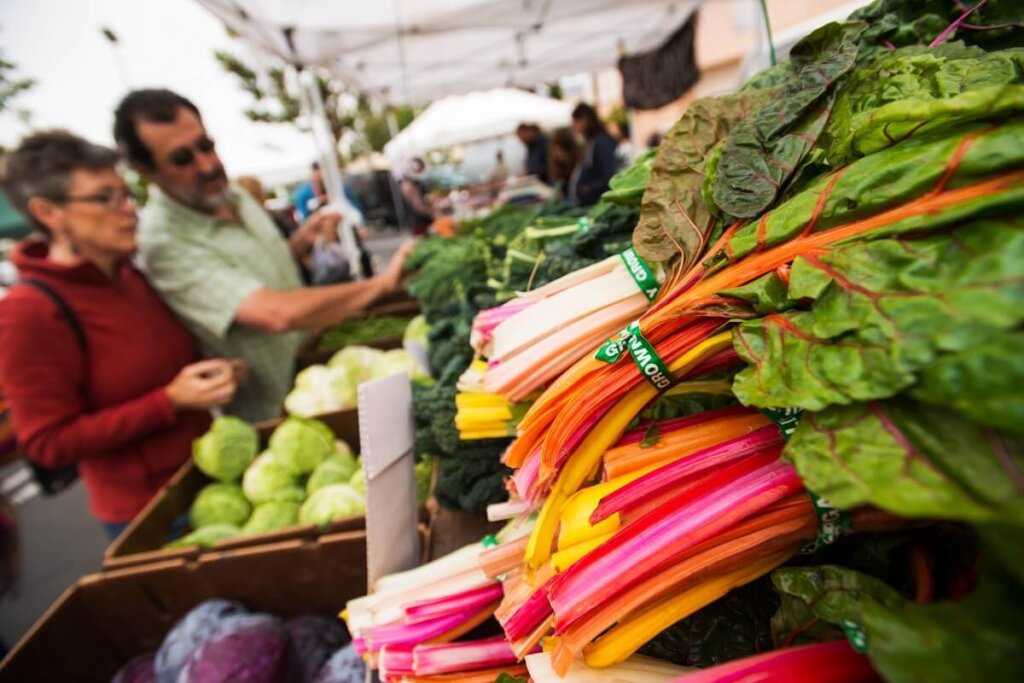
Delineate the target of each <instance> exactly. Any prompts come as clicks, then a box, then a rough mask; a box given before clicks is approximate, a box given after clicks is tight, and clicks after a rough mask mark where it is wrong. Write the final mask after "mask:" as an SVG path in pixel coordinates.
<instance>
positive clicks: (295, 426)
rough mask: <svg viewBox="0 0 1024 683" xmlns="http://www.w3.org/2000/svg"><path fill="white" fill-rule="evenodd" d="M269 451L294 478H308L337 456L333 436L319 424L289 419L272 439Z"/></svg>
mask: <svg viewBox="0 0 1024 683" xmlns="http://www.w3.org/2000/svg"><path fill="white" fill-rule="evenodd" d="M267 447H268V449H269V450H270V452H271V453H273V454H274V455H276V456H277V457H278V458H280V461H281V462H282V463H284V465H285V466H286V467H288V469H289V470H291V472H292V474H295V475H302V474H309V473H310V472H312V471H313V470H314V469H316V466H317V465H319V464H320V463H321V462H323V461H324V459H325V458H326V457H327V456H329V455H331V454H332V453H334V452H335V448H334V432H332V431H331V428H330V427H328V426H327V425H325V424H324V423H323V422H320V421H319V420H311V419H309V418H304V417H289V418H288V419H287V420H285V421H284V422H282V423H281V424H280V425H279V426H278V428H277V429H275V430H274V433H273V434H271V435H270V443H269V444H268V445H267Z"/></svg>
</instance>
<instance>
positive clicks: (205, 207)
mask: <svg viewBox="0 0 1024 683" xmlns="http://www.w3.org/2000/svg"><path fill="white" fill-rule="evenodd" d="M215 180H224V181H227V173H225V172H224V167H223V166H218V167H217V168H216V169H214V170H213V171H211V172H210V173H204V174H202V175H200V176H199V177H197V178H196V184H195V185H193V186H191V187H188V188H177V187H176V188H173V189H174V191H173V192H172V194H174V195H175V196H176V197H177V198H178V200H179V201H181V202H183V203H184V204H186V205H188V206H190V207H192V208H193V209H198V210H200V211H204V212H206V211H216V210H217V209H219V208H221V207H223V206H224V205H226V204H229V203H230V202H231V193H230V191H229V188H228V186H227V185H226V184H225V186H224V189H222V190H220V191H219V192H215V193H213V194H211V193H209V192H203V187H205V186H206V185H207V184H209V183H211V182H213V181H215Z"/></svg>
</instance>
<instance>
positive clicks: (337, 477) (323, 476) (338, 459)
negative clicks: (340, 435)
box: [306, 453, 359, 495]
mask: <svg viewBox="0 0 1024 683" xmlns="http://www.w3.org/2000/svg"><path fill="white" fill-rule="evenodd" d="M358 467H359V463H358V462H356V459H355V458H354V457H352V456H351V455H342V454H341V453H337V454H335V455H332V456H331V457H329V458H327V459H326V460H324V461H323V462H322V463H320V464H319V465H317V466H316V469H315V470H313V474H311V475H309V481H307V482H306V493H309V494H310V495H312V493H313V492H314V491H316V490H318V489H322V488H323V487H325V486H329V485H330V484H347V483H348V480H349V479H351V478H352V475H353V474H355V471H356V468H358Z"/></svg>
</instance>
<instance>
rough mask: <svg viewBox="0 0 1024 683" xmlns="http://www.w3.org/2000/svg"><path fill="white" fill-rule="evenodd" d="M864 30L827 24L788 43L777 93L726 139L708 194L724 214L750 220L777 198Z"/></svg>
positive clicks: (812, 136) (819, 126)
mask: <svg viewBox="0 0 1024 683" xmlns="http://www.w3.org/2000/svg"><path fill="white" fill-rule="evenodd" d="M864 28H865V25H864V24H862V23H860V22H848V23H845V24H835V23H833V24H827V25H825V26H823V27H821V28H819V29H818V30H816V31H814V32H813V33H811V34H810V35H809V36H807V37H806V38H804V39H803V40H801V41H800V42H799V43H797V44H796V45H795V46H794V47H793V50H792V52H791V53H790V61H791V63H792V68H793V73H792V76H791V77H790V79H789V80H788V81H787V82H786V84H785V86H784V87H783V89H782V91H781V92H780V93H778V94H777V96H775V97H773V98H771V99H770V100H769V101H768V102H767V103H765V104H763V105H761V106H760V107H758V109H757V110H756V111H754V113H753V114H751V115H750V116H748V117H747V118H745V119H744V120H743V121H742V122H740V123H739V124H738V125H737V126H736V128H735V129H734V130H733V131H732V132H731V133H730V134H729V137H728V138H727V139H726V142H725V146H724V148H723V149H722V155H721V158H720V159H719V161H718V165H717V173H716V176H715V182H714V193H713V194H714V200H715V204H717V205H718V206H719V207H720V208H721V209H722V210H723V211H724V212H725V213H727V214H729V215H730V216H735V217H737V218H750V217H753V216H756V215H758V214H759V213H761V212H762V211H764V209H766V208H767V207H768V206H770V205H771V204H772V202H774V201H775V199H776V198H777V197H778V196H779V193H780V192H781V190H782V188H783V186H784V185H785V184H786V181H787V180H788V179H789V178H790V177H791V176H792V174H793V172H794V171H795V170H796V168H797V167H798V166H799V164H800V162H801V160H802V159H803V158H804V156H805V155H806V154H807V152H808V150H809V149H810V148H811V146H812V145H813V144H814V142H815V141H816V140H817V137H818V135H819V134H820V133H821V131H822V130H823V129H824V126H825V123H826V121H827V120H828V114H829V107H830V106H831V95H830V92H831V90H832V88H833V85H834V84H835V82H836V81H837V80H838V79H840V78H842V77H843V76H844V75H845V74H846V73H847V72H849V71H850V69H852V68H853V65H854V63H855V61H856V59H857V53H858V47H857V39H858V37H859V36H860V34H861V33H862V32H863V31H864Z"/></svg>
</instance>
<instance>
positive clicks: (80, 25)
mask: <svg viewBox="0 0 1024 683" xmlns="http://www.w3.org/2000/svg"><path fill="white" fill-rule="evenodd" d="M101 26H106V27H109V28H111V29H112V30H113V31H114V32H115V33H116V34H117V36H118V38H119V39H120V40H119V47H118V48H117V50H118V51H119V53H120V55H121V61H122V62H123V64H124V71H125V72H127V73H126V74H125V75H124V76H122V71H121V70H120V69H119V68H118V63H117V60H116V58H115V56H114V49H113V48H112V46H111V44H110V43H109V42H107V40H106V39H105V38H104V37H103V36H102V34H101V33H100V27H101ZM215 48H229V49H231V50H233V51H234V52H236V53H239V54H243V55H244V54H245V52H244V50H245V48H244V47H243V46H242V45H241V44H240V43H238V42H236V41H233V40H232V39H231V38H230V37H229V36H228V35H227V33H226V32H225V30H224V28H223V27H222V26H221V24H220V23H219V22H218V21H217V20H216V19H215V18H214V17H213V15H211V14H209V13H208V12H207V11H206V10H204V9H203V8H202V6H200V5H199V4H198V3H197V2H195V1H194V0H0V51H2V54H3V57H4V58H5V59H7V60H9V61H12V62H14V63H16V64H17V66H18V68H19V71H20V73H22V74H24V75H27V76H31V77H33V78H35V79H37V81H38V83H37V85H36V86H35V87H34V88H33V89H32V90H30V91H28V92H27V93H25V94H24V95H23V96H22V97H21V98H19V99H18V100H17V105H18V106H20V107H24V108H27V109H29V110H30V111H31V112H32V113H33V119H32V121H31V125H30V127H31V128H46V127H61V128H67V129H69V130H71V131H73V132H75V133H78V134H80V135H84V136H85V137H87V138H89V139H91V140H94V141H96V142H102V143H106V144H110V143H112V139H111V125H112V118H113V109H114V107H115V106H116V105H117V102H118V101H119V100H120V98H121V96H122V95H124V93H125V92H126V91H127V90H128V89H129V88H131V87H155V86H159V87H167V88H171V89H172V90H176V91H178V92H180V93H182V94H184V95H185V96H187V97H188V98H189V99H191V100H192V101H193V102H195V103H196V105H197V106H198V107H199V108H200V110H201V111H202V113H203V118H204V120H205V122H206V125H207V128H208V129H209V131H210V133H211V135H212V137H213V138H214V139H215V140H216V141H217V147H218V151H219V152H220V155H221V158H222V159H223V160H224V163H225V165H226V166H227V170H228V173H229V174H230V175H239V174H242V173H265V172H268V171H277V170H281V169H286V168H302V167H304V166H306V165H307V164H308V163H309V161H310V160H312V158H313V156H314V149H313V143H312V140H311V139H310V138H309V137H308V136H306V135H303V134H302V133H300V132H298V131H296V130H294V128H293V127H292V126H290V125H281V124H255V123H252V122H250V121H248V120H247V119H246V118H245V117H244V115H243V114H242V111H243V109H244V108H245V106H246V105H247V103H248V102H249V101H250V100H249V96H248V95H246V94H245V93H243V92H241V90H240V89H239V88H238V87H237V85H236V83H235V80H234V79H233V77H231V76H229V75H228V74H227V73H225V72H224V71H223V70H222V69H221V67H220V66H219V65H218V64H217V62H216V61H215V60H214V57H213V50H214V49H215ZM125 77H127V79H128V82H127V83H125ZM27 130H28V128H26V126H25V125H24V124H22V123H21V122H19V121H17V120H16V119H15V118H13V117H12V116H10V115H2V116H0V142H2V143H4V144H5V145H10V144H12V143H14V142H16V141H17V139H18V138H19V137H21V136H22V135H23V134H24V133H25V132H26V131H27Z"/></svg>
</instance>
